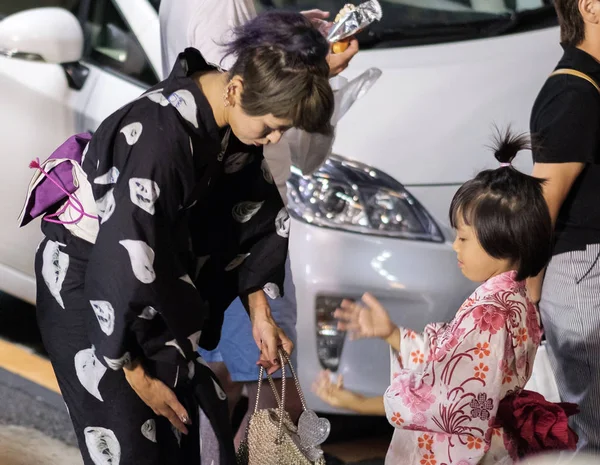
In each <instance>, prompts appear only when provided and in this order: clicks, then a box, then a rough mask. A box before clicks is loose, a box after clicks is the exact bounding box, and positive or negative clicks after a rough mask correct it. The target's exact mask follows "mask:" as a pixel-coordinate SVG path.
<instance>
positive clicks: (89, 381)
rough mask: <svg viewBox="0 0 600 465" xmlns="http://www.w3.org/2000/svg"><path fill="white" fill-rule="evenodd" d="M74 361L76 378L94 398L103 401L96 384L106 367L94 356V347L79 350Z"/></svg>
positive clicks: (98, 383) (98, 382)
mask: <svg viewBox="0 0 600 465" xmlns="http://www.w3.org/2000/svg"><path fill="white" fill-rule="evenodd" d="M74 361H75V372H76V373H77V379H78V380H79V382H80V383H81V385H82V386H83V387H84V388H85V390H86V391H87V392H89V393H90V394H91V395H93V396H94V397H95V398H96V399H98V400H99V401H101V402H103V401H104V400H103V399H102V395H100V391H99V390H98V386H99V385H100V380H101V379H102V377H103V376H104V373H106V370H107V369H106V367H105V366H104V365H102V364H101V363H100V361H99V360H98V359H97V358H96V349H95V348H94V347H93V346H92V348H90V349H84V350H80V351H79V352H77V353H76V354H75V360H74Z"/></svg>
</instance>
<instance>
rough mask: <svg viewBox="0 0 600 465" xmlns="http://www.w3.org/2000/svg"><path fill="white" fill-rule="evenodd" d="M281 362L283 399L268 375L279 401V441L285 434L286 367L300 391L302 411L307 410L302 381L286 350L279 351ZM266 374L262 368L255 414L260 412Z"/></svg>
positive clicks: (268, 375) (259, 376)
mask: <svg viewBox="0 0 600 465" xmlns="http://www.w3.org/2000/svg"><path fill="white" fill-rule="evenodd" d="M278 352H279V360H280V362H281V399H280V397H279V393H278V392H277V387H276V386H275V382H274V381H273V377H272V376H271V375H270V374H269V373H267V379H268V380H269V384H270V385H271V389H272V390H273V394H274V395H275V399H276V400H277V405H278V407H279V425H278V429H277V441H279V440H280V439H281V435H282V434H283V416H284V413H285V395H286V376H285V366H286V365H287V366H289V368H290V371H291V373H292V378H293V379H294V384H295V385H296V390H297V391H298V397H299V398H300V403H301V404H302V409H303V410H304V411H306V410H307V407H306V400H305V399H304V394H303V393H302V388H301V387H300V381H299V379H298V375H297V374H296V370H294V367H293V365H292V361H291V360H290V357H289V355H288V354H287V353H286V352H285V350H282V349H279V351H278ZM264 373H265V369H264V368H263V367H262V366H261V367H260V370H259V375H258V389H257V391H256V404H255V405H254V413H257V412H258V405H259V401H260V390H261V386H262V380H263V376H264Z"/></svg>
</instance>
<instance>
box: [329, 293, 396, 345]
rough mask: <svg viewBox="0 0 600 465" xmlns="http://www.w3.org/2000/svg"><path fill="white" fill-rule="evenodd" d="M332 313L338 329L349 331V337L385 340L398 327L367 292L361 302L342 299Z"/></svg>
mask: <svg viewBox="0 0 600 465" xmlns="http://www.w3.org/2000/svg"><path fill="white" fill-rule="evenodd" d="M333 315H334V317H335V318H337V319H338V320H339V321H338V329H339V330H340V331H348V332H350V337H351V339H364V338H380V339H385V340H387V339H389V338H390V336H392V335H393V334H394V332H396V331H397V329H398V327H397V326H396V325H395V324H394V322H393V321H392V320H391V319H390V316H389V315H388V312H387V311H386V310H385V308H383V306H382V305H381V304H380V303H379V301H378V300H377V299H376V298H375V297H373V296H372V295H371V294H369V293H366V294H365V295H363V297H362V303H358V302H353V301H350V300H344V301H342V305H341V307H340V308H338V309H337V310H336V311H335V313H334V314H333Z"/></svg>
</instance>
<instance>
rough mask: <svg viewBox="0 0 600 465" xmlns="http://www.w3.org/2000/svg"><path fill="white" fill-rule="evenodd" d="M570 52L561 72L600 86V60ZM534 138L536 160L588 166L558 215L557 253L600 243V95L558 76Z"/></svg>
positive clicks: (544, 96)
mask: <svg viewBox="0 0 600 465" xmlns="http://www.w3.org/2000/svg"><path fill="white" fill-rule="evenodd" d="M564 50H565V52H564V55H563V57H562V59H561V60H560V62H559V63H558V65H557V67H556V69H564V68H570V69H575V70H577V71H580V72H582V73H585V74H587V75H588V76H589V77H591V78H592V79H593V80H594V81H595V82H596V83H598V85H600V63H599V62H597V61H596V60H595V59H594V58H592V56H590V55H589V54H587V53H586V52H584V51H583V50H580V49H578V48H575V47H569V46H564ZM531 134H532V138H533V145H534V149H533V160H534V162H536V163H572V162H578V163H584V164H585V166H584V169H583V172H582V173H581V174H580V175H579V177H578V178H577V179H576V181H575V183H574V184H573V187H572V188H571V190H570V192H569V194H568V196H567V198H566V200H565V202H564V204H563V206H562V208H561V210H560V213H559V215H558V220H557V223H556V244H555V247H554V254H555V255H557V254H560V253H564V252H570V251H574V250H585V248H586V246H587V245H589V244H596V243H600V93H599V92H598V90H597V89H596V88H595V87H594V86H593V85H592V84H591V83H590V82H588V81H586V80H585V79H582V78H580V77H577V76H572V75H557V76H552V77H551V78H549V79H548V80H547V81H546V84H545V85H544V87H543V88H542V90H541V91H540V93H539V95H538V97H537V100H536V102H535V104H534V106H533V111H532V114H531Z"/></svg>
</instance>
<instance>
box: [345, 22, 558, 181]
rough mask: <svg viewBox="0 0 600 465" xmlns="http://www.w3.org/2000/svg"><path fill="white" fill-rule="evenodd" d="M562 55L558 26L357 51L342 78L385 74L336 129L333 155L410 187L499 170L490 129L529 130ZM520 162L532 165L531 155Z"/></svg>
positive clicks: (528, 167) (523, 165)
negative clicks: (376, 70) (488, 169)
mask: <svg viewBox="0 0 600 465" xmlns="http://www.w3.org/2000/svg"><path fill="white" fill-rule="evenodd" d="M561 53H562V50H561V48H560V45H559V31H558V28H556V27H552V28H547V29H543V30H538V31H533V32H525V33H519V34H512V35H508V36H502V37H497V38H491V39H479V40H471V41H465V42H457V43H451V44H439V45H430V46H420V47H406V48H401V47H396V48H389V49H381V50H369V51H365V52H362V53H359V54H358V55H357V56H356V57H355V59H354V61H353V62H352V64H351V66H350V72H348V73H347V74H346V75H347V77H348V78H350V79H352V78H353V77H355V76H357V75H359V74H361V73H363V72H364V71H365V70H366V69H368V68H371V67H376V68H379V69H381V70H382V71H383V75H382V76H381V78H380V79H379V80H378V81H377V83H376V84H375V85H374V86H373V87H372V88H371V89H370V90H369V92H368V93H367V94H366V95H365V96H363V97H362V98H361V99H360V100H358V101H357V102H356V103H355V104H354V106H353V107H352V108H351V109H350V110H349V111H348V113H346V114H345V116H344V117H343V118H342V120H341V121H340V123H339V124H338V127H337V137H336V141H335V144H334V152H335V153H336V154H339V155H341V156H344V157H347V158H350V159H355V160H358V161H361V162H363V163H367V164H369V165H371V166H374V167H376V168H379V169H381V170H383V171H385V172H386V173H387V174H389V175H391V176H393V177H395V178H396V179H397V180H398V181H400V182H402V183H404V184H405V185H409V186H410V185H436V184H459V183H462V182H464V181H466V180H467V179H469V178H470V177H472V176H473V174H474V173H475V172H477V171H478V170H480V169H483V168H485V167H490V166H496V163H495V160H494V158H493V156H492V154H491V153H490V152H489V149H486V146H487V145H489V143H490V136H491V134H492V131H493V126H494V125H497V126H499V127H505V126H506V125H508V124H511V125H512V127H513V129H514V130H516V131H519V132H522V131H523V132H526V131H528V129H529V115H530V112H531V107H532V105H533V102H534V100H535V98H536V96H537V93H538V91H539V89H540V88H541V86H542V84H543V82H544V80H545V79H546V77H547V76H548V74H549V73H550V72H551V71H552V69H553V68H554V66H555V64H556V62H557V61H558V60H559V58H560V56H561ZM517 166H518V167H520V168H521V169H530V167H531V157H530V156H528V155H527V154H524V155H522V156H521V157H520V158H519V161H518V162H517Z"/></svg>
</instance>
